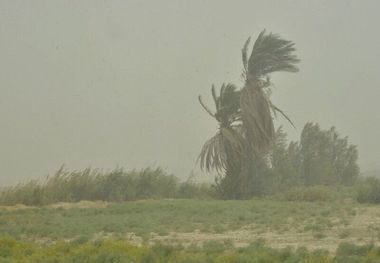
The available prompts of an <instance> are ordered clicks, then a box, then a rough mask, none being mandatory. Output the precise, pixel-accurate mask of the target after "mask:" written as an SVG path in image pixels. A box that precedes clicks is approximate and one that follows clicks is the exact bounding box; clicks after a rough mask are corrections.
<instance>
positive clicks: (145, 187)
mask: <svg viewBox="0 0 380 263" xmlns="http://www.w3.org/2000/svg"><path fill="white" fill-rule="evenodd" d="M214 197H215V191H214V190H213V188H212V187H211V186H210V185H206V184H195V183H189V182H186V183H179V181H178V178H177V177H175V176H174V175H172V174H168V173H167V172H165V171H164V170H163V169H161V168H156V169H153V168H150V167H148V168H145V169H142V170H140V171H136V170H132V171H130V172H126V171H124V170H123V169H114V170H112V171H110V172H102V171H100V170H96V169H90V168H87V169H84V170H77V171H68V170H66V169H64V167H61V168H60V169H59V170H58V171H57V172H56V173H55V174H54V175H53V176H48V177H47V178H46V179H45V180H40V181H38V180H31V181H29V182H26V183H23V184H19V185H16V186H14V187H11V188H8V189H5V190H2V191H1V192H0V204H1V205H15V204H25V205H33V206H41V205H46V204H51V203H56V202H78V201H82V200H89V201H96V200H103V201H109V202H121V201H128V200H139V199H158V198H198V199H209V198H214Z"/></svg>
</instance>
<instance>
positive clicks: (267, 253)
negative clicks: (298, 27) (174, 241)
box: [0, 237, 380, 263]
mask: <svg viewBox="0 0 380 263" xmlns="http://www.w3.org/2000/svg"><path fill="white" fill-rule="evenodd" d="M379 260H380V249H379V248H376V247H374V246H373V245H367V246H355V245H351V244H347V243H343V244H341V245H340V246H339V249H338V250H337V252H336V254H335V255H331V254H329V253H328V252H327V251H322V250H318V251H312V252H310V251H308V250H306V249H304V248H299V249H297V250H294V249H290V248H286V249H273V248H269V247H266V246H264V245H263V244H262V243H260V242H255V243H252V244H251V245H249V246H247V247H245V248H234V247H233V246H231V245H230V244H223V243H218V242H208V243H205V244H204V245H203V246H201V247H197V246H189V247H182V246H167V245H162V244H156V245H154V246H147V245H142V246H135V245H132V244H129V243H127V242H125V241H123V240H103V241H98V242H80V241H75V242H64V241H58V242H55V243H54V244H50V245H38V244H36V243H35V242H30V241H29V242H26V241H17V240H15V239H13V238H10V237H1V238H0V262H1V263H5V262H12V263H29V262H35V263H48V262H54V263H69V262H72V263H74V262H81V263H109V262H113V263H124V262H125V263H127V262H128V263H129V262H142V263H149V262H152V263H155V262H157V263H163V262H165V263H166V262H167V263H170V262H172V263H174V262H178V263H179V262H181V263H185V262H192V263H197V262H199V263H201V262H209V263H213V262H215V263H217V262H224V263H228V262H231V263H232V262H234V263H235V262H245V263H250V262H252V263H253V262H289V263H290V262H292V263H297V262H304V263H316V262H326V263H328V262H337V263H340V262H342V263H343V262H344V263H348V262H379Z"/></svg>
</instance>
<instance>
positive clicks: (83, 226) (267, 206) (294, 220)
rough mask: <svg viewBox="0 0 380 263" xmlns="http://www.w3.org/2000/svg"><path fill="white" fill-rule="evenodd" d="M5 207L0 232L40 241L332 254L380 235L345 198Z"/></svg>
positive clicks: (367, 210) (373, 216) (365, 211)
mask: <svg viewBox="0 0 380 263" xmlns="http://www.w3.org/2000/svg"><path fill="white" fill-rule="evenodd" d="M11 208H12V207H7V208H6V209H0V235H2V236H7V235H8V236H12V237H14V238H16V239H18V240H30V241H35V242H38V243H43V244H51V243H54V242H55V241H57V240H67V241H72V240H82V241H96V240H104V239H111V240H117V239H121V240H126V241H129V242H130V243H133V244H135V245H141V244H144V243H149V244H155V243H165V244H170V245H184V246H189V245H191V244H197V245H201V244H203V243H205V242H209V241H217V242H230V243H232V244H233V245H234V246H236V247H246V246H248V245H249V244H250V243H252V242H254V241H255V240H258V239H260V240H264V241H265V242H266V243H267V244H268V245H269V246H271V247H273V248H285V247H287V246H291V247H295V248H296V247H306V248H308V249H325V250H328V251H331V252H333V251H335V250H336V248H337V245H338V244H339V243H340V242H342V241H347V242H351V243H355V244H361V245H363V244H367V243H370V242H372V243H374V244H375V245H378V244H379V239H380V228H379V227H378V226H379V225H380V217H379V215H380V208H379V207H376V206H368V205H362V204H360V205H359V204H356V203H352V202H345V201H340V202H298V201H292V202H289V201H276V200H268V199H252V200H246V201H237V200H231V201H221V200H194V199H168V200H140V201H130V202H122V203H102V202H100V203H97V202H94V203H91V202H89V201H87V202H79V203H75V204H57V205H49V206H46V207H31V208H28V207H25V206H16V207H15V208H14V209H11ZM379 245H380V244H379Z"/></svg>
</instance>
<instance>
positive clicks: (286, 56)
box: [242, 30, 299, 81]
mask: <svg viewBox="0 0 380 263" xmlns="http://www.w3.org/2000/svg"><path fill="white" fill-rule="evenodd" d="M247 42H248V41H247ZM247 42H246V43H245V45H244V48H243V52H242V53H243V65H244V68H246V67H247V69H246V71H247V76H246V77H247V80H249V81H252V80H258V79H260V78H261V77H263V76H266V75H267V74H270V73H273V72H276V71H286V72H297V71H298V68H297V67H296V66H295V64H297V63H298V62H299V59H298V58H297V56H296V55H295V54H294V53H293V52H294V51H295V48H294V43H293V42H292V41H289V40H285V39H282V38H281V37H280V36H279V35H277V34H273V33H269V34H266V32H265V30H263V31H262V32H261V33H260V34H259V36H258V38H257V39H256V41H255V44H254V45H253V48H252V53H251V55H250V57H249V59H248V61H247V59H246V56H247V55H246V54H247V50H246V49H247Z"/></svg>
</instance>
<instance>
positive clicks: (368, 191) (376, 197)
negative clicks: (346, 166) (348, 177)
mask: <svg viewBox="0 0 380 263" xmlns="http://www.w3.org/2000/svg"><path fill="white" fill-rule="evenodd" d="M356 199H357V201H358V202H359V203H376V204H378V203H380V179H378V178H374V177H370V178H366V179H363V180H361V181H360V182H359V183H358V186H357V196H356Z"/></svg>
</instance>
